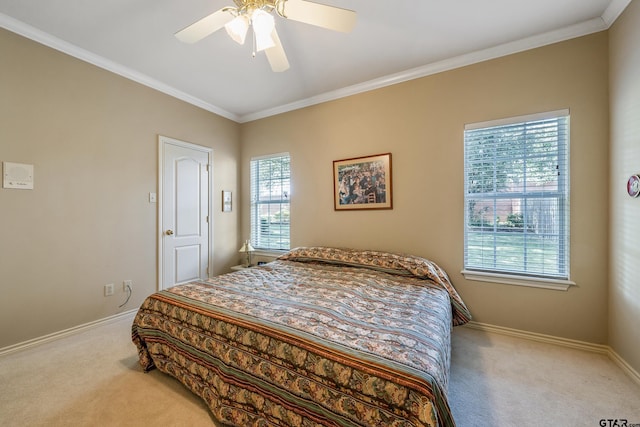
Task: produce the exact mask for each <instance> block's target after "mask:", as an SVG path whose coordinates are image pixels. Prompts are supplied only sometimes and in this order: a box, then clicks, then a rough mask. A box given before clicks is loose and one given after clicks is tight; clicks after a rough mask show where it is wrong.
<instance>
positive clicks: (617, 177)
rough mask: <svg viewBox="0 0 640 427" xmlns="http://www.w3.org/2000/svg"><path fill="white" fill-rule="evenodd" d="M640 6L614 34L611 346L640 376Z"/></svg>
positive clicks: (624, 16) (621, 21)
mask: <svg viewBox="0 0 640 427" xmlns="http://www.w3.org/2000/svg"><path fill="white" fill-rule="evenodd" d="M638 40H640V2H639V1H637V0H636V1H632V2H631V3H630V4H629V6H628V7H627V10H626V11H625V12H624V13H623V14H622V15H621V17H620V18H619V19H618V20H617V21H616V23H615V24H614V25H613V27H612V28H611V30H610V85H611V86H610V91H611V147H610V150H611V175H610V176H611V180H610V189H609V191H610V216H611V226H610V236H611V237H610V239H611V255H610V263H611V282H610V290H609V344H610V345H611V347H612V348H613V349H614V350H615V351H616V352H617V353H618V354H619V355H620V356H621V357H622V358H623V359H625V360H626V361H627V362H628V363H629V364H630V365H631V366H632V367H633V368H634V369H635V370H636V371H638V372H640V328H638V324H639V323H640V199H632V198H630V197H629V196H628V195H627V193H626V182H627V179H628V178H629V176H630V175H632V174H637V173H640V49H639V48H638V46H639V45H638Z"/></svg>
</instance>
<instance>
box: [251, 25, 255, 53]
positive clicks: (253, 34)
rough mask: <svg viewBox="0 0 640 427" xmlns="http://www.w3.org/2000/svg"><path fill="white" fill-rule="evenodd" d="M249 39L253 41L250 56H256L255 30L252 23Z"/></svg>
mask: <svg viewBox="0 0 640 427" xmlns="http://www.w3.org/2000/svg"><path fill="white" fill-rule="evenodd" d="M251 34H252V37H251V40H252V41H253V49H252V51H251V56H252V57H254V58H255V57H256V31H255V30H254V29H253V25H252V26H251Z"/></svg>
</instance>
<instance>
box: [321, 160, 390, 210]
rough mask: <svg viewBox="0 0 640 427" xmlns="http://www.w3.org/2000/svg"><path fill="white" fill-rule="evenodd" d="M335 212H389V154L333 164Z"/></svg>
mask: <svg viewBox="0 0 640 427" xmlns="http://www.w3.org/2000/svg"><path fill="white" fill-rule="evenodd" d="M333 204H334V209H335V210H337V211H343V210H358V209H392V208H393V204H392V199H391V153H386V154H377V155H375V156H367V157H357V158H354V159H345V160H334V161H333Z"/></svg>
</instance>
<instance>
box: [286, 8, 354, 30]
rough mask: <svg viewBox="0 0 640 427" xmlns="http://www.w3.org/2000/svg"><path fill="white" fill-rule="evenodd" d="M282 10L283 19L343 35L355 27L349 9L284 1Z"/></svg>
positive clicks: (351, 12) (352, 12)
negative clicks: (338, 32)
mask: <svg viewBox="0 0 640 427" xmlns="http://www.w3.org/2000/svg"><path fill="white" fill-rule="evenodd" d="M283 9H284V10H283V12H284V15H283V16H284V17H285V18H288V19H293V20H294V21H300V22H304V23H305V24H310V25H316V26H318V27H322V28H328V29H330V30H335V31H341V32H343V33H348V32H349V31H351V30H352V29H353V27H354V26H355V25H356V13H355V12H354V11H353V10H349V9H341V8H339V7H334V6H328V5H326V4H320V3H314V2H310V1H306V0H286V2H285V4H284V7H283Z"/></svg>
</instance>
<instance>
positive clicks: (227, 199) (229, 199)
mask: <svg viewBox="0 0 640 427" xmlns="http://www.w3.org/2000/svg"><path fill="white" fill-rule="evenodd" d="M232 209H233V195H232V194H231V191H222V212H231V210H232Z"/></svg>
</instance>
